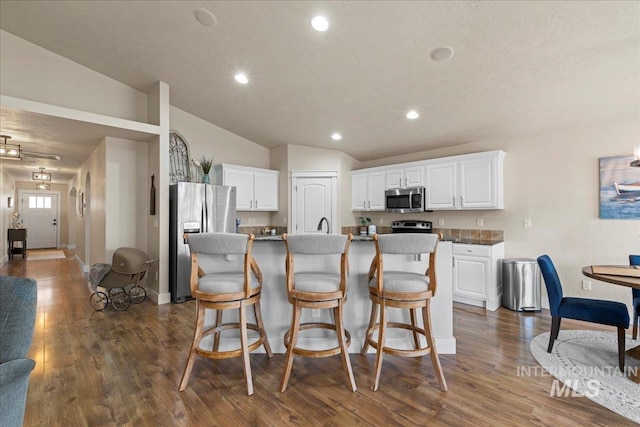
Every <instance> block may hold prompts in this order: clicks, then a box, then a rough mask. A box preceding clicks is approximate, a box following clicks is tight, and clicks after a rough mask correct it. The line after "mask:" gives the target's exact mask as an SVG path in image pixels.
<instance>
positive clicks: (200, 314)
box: [180, 233, 273, 395]
mask: <svg viewBox="0 0 640 427" xmlns="http://www.w3.org/2000/svg"><path fill="white" fill-rule="evenodd" d="M253 239H254V236H253V234H251V235H246V234H231V233H203V234H189V235H188V241H189V249H190V250H191V283H190V284H191V296H192V297H194V298H195V299H196V311H197V314H196V327H195V330H194V333H193V342H192V344H191V349H190V351H189V358H188V359H187V365H186V366H185V368H184V373H183V375H182V380H181V381H180V391H183V390H184V389H185V388H186V387H187V382H188V381H189V376H190V375H191V369H192V368H193V362H194V360H195V355H196V354H198V355H200V356H203V357H206V358H209V359H227V358H230V357H239V356H242V360H243V363H244V377H245V379H246V381H247V393H248V394H249V395H252V394H253V381H252V379H251V364H250V361H249V352H251V351H253V350H255V349H256V348H258V347H260V346H261V345H264V349H265V351H266V352H267V355H268V357H272V356H273V353H272V352H271V347H270V346H269V341H268V340H267V334H266V332H265V329H264V324H263V322H262V313H261V310H260V291H261V289H262V274H261V272H260V268H259V267H258V264H257V263H256V262H255V260H254V259H253V257H252V256H251V249H252V246H253ZM233 255H244V257H242V258H243V259H242V260H241V262H237V261H236V262H233ZM251 305H253V310H254V314H255V319H256V323H255V324H250V323H248V322H247V307H248V306H251ZM206 309H212V310H217V312H216V323H215V325H214V326H212V327H208V328H206V329H205V328H204V319H205V310H206ZM229 309H238V310H239V321H238V322H237V323H224V324H223V323H222V311H223V310H229ZM227 329H239V330H240V348H239V349H236V350H228V351H219V350H218V348H219V343H220V335H221V333H222V331H224V330H227ZM248 329H251V330H254V331H257V332H258V333H259V335H260V336H259V337H258V339H257V340H256V341H254V342H252V343H249V341H248V336H247V330H248ZM211 334H214V341H213V350H212V351H211V350H205V349H204V348H202V347H200V342H201V340H202V338H204V337H206V336H208V335H211Z"/></svg>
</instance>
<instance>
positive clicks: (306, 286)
mask: <svg viewBox="0 0 640 427" xmlns="http://www.w3.org/2000/svg"><path fill="white" fill-rule="evenodd" d="M282 238H283V239H284V241H285V244H286V248H287V258H286V264H285V268H286V278H287V294H288V297H289V302H290V303H291V304H292V305H293V317H292V321H291V329H289V330H288V331H287V332H286V333H285V334H284V345H285V347H286V348H287V357H286V361H285V368H284V375H283V376H282V384H281V386H280V392H282V393H284V392H285V391H286V390H287V385H288V382H289V375H290V374H291V367H292V366H293V355H294V354H299V355H301V356H306V357H327V356H333V355H336V354H340V355H341V356H342V365H343V367H344V370H345V373H346V374H347V377H348V378H349V383H350V386H351V389H352V390H353V391H356V381H355V379H354V377H353V370H352V369H351V362H350V361H349V345H350V344H351V335H350V334H349V331H347V330H346V329H344V324H343V316H342V312H343V307H344V303H345V302H346V300H347V272H348V268H349V267H348V256H347V253H348V251H349V244H350V243H351V234H349V235H348V236H345V235H337V234H298V235H290V236H287V235H286V234H283V235H282ZM294 255H300V258H302V257H305V258H313V260H309V261H310V262H309V264H313V267H312V268H311V269H312V270H313V271H302V270H303V269H302V268H300V263H298V270H300V271H297V270H296V269H295V268H294ZM338 256H339V258H340V271H339V273H337V272H336V273H332V272H330V270H331V267H333V266H335V264H337V263H335V262H332V261H333V260H332V259H331V258H332V257H333V258H335V259H336V260H337V258H338ZM310 267H311V266H310ZM305 270H308V269H305ZM318 270H320V271H318ZM328 270H329V271H328ZM334 270H337V269H336V268H334ZM303 308H311V309H322V308H331V309H333V316H334V319H335V323H334V324H331V323H320V322H316V323H302V324H301V323H300V318H301V317H302V309H303ZM314 328H322V329H330V330H334V331H336V336H337V339H338V346H337V347H334V348H330V349H326V350H307V349H303V348H299V347H297V346H296V345H297V342H298V334H299V332H300V331H304V330H308V329H314Z"/></svg>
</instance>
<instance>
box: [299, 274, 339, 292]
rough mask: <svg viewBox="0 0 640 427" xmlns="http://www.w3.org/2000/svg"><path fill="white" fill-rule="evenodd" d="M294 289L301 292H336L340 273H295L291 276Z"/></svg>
mask: <svg viewBox="0 0 640 427" xmlns="http://www.w3.org/2000/svg"><path fill="white" fill-rule="evenodd" d="M293 281H294V282H295V284H296V289H297V290H298V291H301V292H337V291H339V290H340V275H339V274H331V273H320V272H311V273H296V274H295V275H294V277H293Z"/></svg>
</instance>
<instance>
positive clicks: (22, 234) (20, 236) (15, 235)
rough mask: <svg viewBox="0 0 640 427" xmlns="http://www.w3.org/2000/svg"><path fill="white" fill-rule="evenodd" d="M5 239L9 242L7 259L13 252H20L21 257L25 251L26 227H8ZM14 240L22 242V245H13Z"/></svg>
mask: <svg viewBox="0 0 640 427" xmlns="http://www.w3.org/2000/svg"><path fill="white" fill-rule="evenodd" d="M7 241H8V242H9V259H11V258H13V254H22V258H24V257H25V256H26V253H27V229H26V228H8V229H7ZM14 242H22V247H20V248H16V247H14V245H13V244H14Z"/></svg>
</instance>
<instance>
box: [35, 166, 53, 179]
mask: <svg viewBox="0 0 640 427" xmlns="http://www.w3.org/2000/svg"><path fill="white" fill-rule="evenodd" d="M39 169H40V172H31V179H32V180H33V181H51V173H50V172H45V171H44V168H39Z"/></svg>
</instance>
